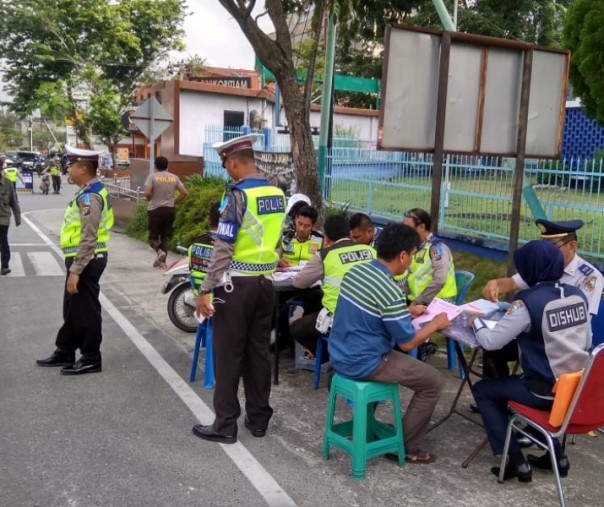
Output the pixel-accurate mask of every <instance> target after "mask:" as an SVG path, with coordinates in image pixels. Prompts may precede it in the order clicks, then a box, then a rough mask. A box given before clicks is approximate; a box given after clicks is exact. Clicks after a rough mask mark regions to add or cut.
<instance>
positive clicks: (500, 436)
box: [472, 375, 557, 456]
mask: <svg viewBox="0 0 604 507" xmlns="http://www.w3.org/2000/svg"><path fill="white" fill-rule="evenodd" d="M472 392H473V393H474V399H475V400H476V405H478V410H480V415H482V420H483V421H484V425H485V429H486V432H487V437H488V438H489V444H491V449H492V450H493V454H495V455H496V456H497V455H501V454H503V446H504V444H505V433H506V431H507V426H508V421H509V410H508V408H507V406H508V402H509V401H516V402H518V403H522V404H523V405H527V406H529V407H532V408H537V409H539V410H551V408H552V400H544V399H542V398H539V397H537V396H535V395H534V394H533V393H531V392H530V391H529V390H528V387H527V386H526V384H525V383H524V382H523V380H522V379H521V377H520V376H519V375H513V376H511V377H503V378H485V379H482V380H480V381H478V382H476V384H474V387H473V389H472ZM554 445H556V446H557V443H556V442H554ZM519 450H520V447H519V446H518V442H517V441H516V438H515V437H514V433H512V438H511V441H510V449H509V454H513V453H515V452H518V451H519ZM556 451H557V449H556Z"/></svg>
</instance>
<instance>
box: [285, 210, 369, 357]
mask: <svg viewBox="0 0 604 507" xmlns="http://www.w3.org/2000/svg"><path fill="white" fill-rule="evenodd" d="M323 230H324V232H325V241H324V244H325V248H323V249H322V250H321V251H319V252H317V253H316V254H315V256H314V257H313V258H312V259H311V260H310V261H309V262H308V264H306V266H304V268H302V271H300V272H299V273H298V274H297V275H296V276H295V277H294V280H293V285H294V287H295V288H297V289H305V288H308V287H311V286H312V285H314V284H315V283H316V282H318V281H319V280H322V281H323V283H322V285H321V289H322V290H323V299H322V301H321V302H322V305H323V309H324V310H321V312H323V315H324V314H326V312H329V316H333V315H334V313H335V311H336V302H337V301H338V296H339V295H340V285H341V283H342V279H343V278H344V275H345V274H346V273H348V271H349V270H350V269H351V268H352V267H353V266H354V265H356V264H358V263H359V262H368V261H371V260H372V259H375V257H376V254H375V250H374V249H373V248H372V247H371V246H369V245H362V244H359V243H355V242H354V241H352V240H351V239H350V221H349V219H348V217H347V216H345V215H334V216H330V217H328V218H327V219H326V220H325V224H324V225H323ZM325 310H326V311H325ZM321 312H319V311H317V312H312V313H309V314H308V315H304V316H303V317H301V318H300V319H298V320H296V321H294V322H292V324H291V326H290V334H291V336H292V338H293V339H294V340H296V341H297V342H298V343H300V345H302V346H303V347H305V348H306V349H308V350H309V351H310V352H312V353H313V354H314V353H315V351H316V346H317V339H318V338H319V336H321V335H323V334H326V333H322V332H321V331H319V330H318V329H317V318H318V317H319V314H320V313H321ZM328 318H329V317H328Z"/></svg>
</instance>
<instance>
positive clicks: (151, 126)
mask: <svg viewBox="0 0 604 507" xmlns="http://www.w3.org/2000/svg"><path fill="white" fill-rule="evenodd" d="M154 106H155V100H154V99H153V98H152V99H151V100H150V101H149V175H151V174H153V166H154V162H155V133H154V130H155V128H154V127H155V107H154Z"/></svg>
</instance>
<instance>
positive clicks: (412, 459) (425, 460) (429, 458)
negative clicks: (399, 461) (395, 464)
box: [405, 451, 436, 465]
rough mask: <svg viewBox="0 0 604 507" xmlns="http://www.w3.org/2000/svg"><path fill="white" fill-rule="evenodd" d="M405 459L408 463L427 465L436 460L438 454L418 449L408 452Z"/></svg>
mask: <svg viewBox="0 0 604 507" xmlns="http://www.w3.org/2000/svg"><path fill="white" fill-rule="evenodd" d="M405 461H406V462H407V463H414V464H416V465H427V464H429V463H434V462H435V461H436V456H434V455H433V454H430V453H429V452H425V451H417V452H411V453H407V454H406V455H405Z"/></svg>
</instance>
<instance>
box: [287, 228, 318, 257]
mask: <svg viewBox="0 0 604 507" xmlns="http://www.w3.org/2000/svg"><path fill="white" fill-rule="evenodd" d="M322 247H323V236H322V235H321V234H319V233H318V232H316V231H312V232H311V234H310V236H309V238H308V239H307V240H306V241H299V240H298V239H297V238H295V237H294V238H293V239H292V240H291V241H288V242H286V241H283V243H282V250H283V255H282V256H283V258H284V259H287V260H288V261H289V264H290V266H299V265H300V263H301V262H308V261H309V260H310V259H312V256H313V255H314V254H315V253H317V252H318V251H319V250H321V248H322Z"/></svg>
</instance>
